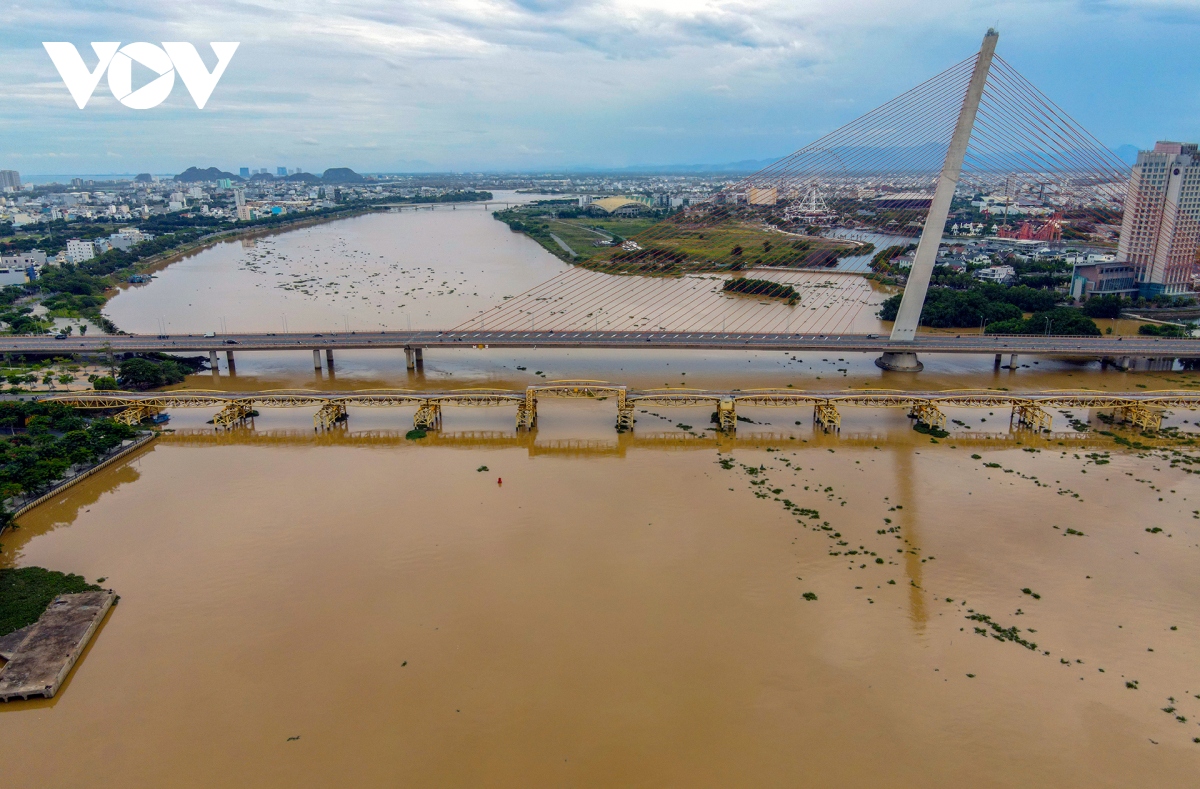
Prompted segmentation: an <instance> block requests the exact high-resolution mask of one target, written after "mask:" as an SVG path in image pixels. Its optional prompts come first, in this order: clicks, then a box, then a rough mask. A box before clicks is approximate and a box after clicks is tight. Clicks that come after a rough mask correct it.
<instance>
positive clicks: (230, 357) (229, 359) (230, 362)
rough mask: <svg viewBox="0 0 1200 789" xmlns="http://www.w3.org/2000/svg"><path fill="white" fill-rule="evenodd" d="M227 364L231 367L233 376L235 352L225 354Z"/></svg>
mask: <svg viewBox="0 0 1200 789" xmlns="http://www.w3.org/2000/svg"><path fill="white" fill-rule="evenodd" d="M225 364H227V365H229V374H230V375H233V351H226V352H225Z"/></svg>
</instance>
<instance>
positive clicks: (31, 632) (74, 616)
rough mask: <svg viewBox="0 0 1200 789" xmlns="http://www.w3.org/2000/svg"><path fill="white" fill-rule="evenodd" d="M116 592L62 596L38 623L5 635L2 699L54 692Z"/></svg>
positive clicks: (0, 673)
mask: <svg viewBox="0 0 1200 789" xmlns="http://www.w3.org/2000/svg"><path fill="white" fill-rule="evenodd" d="M116 597H117V596H116V595H115V594H114V593H113V592H112V591H100V592H80V593H79V594H62V595H59V596H58V597H56V598H54V601H53V602H51V603H50V606H49V607H48V608H47V609H46V611H45V613H43V614H42V616H41V618H39V619H38V621H37V622H35V623H34V624H32V625H30V626H29V627H26V628H22V629H21V630H18V631H17V632H16V633H10V634H9V635H8V636H5V639H4V640H5V644H4V645H0V649H3V650H6V651H4V652H2V653H0V657H5V658H6V659H7V660H8V663H6V664H5V666H4V668H3V669H0V701H16V700H19V699H29V698H33V697H35V696H41V697H43V698H47V699H48V698H51V697H53V696H54V694H55V693H57V692H58V689H59V687H61V686H62V683H63V681H64V680H65V679H66V678H67V674H69V673H71V667H72V666H74V665H75V662H76V661H77V660H79V656H80V655H81V654H83V650H84V648H86V647H87V645H88V642H89V641H91V639H92V636H93V635H94V634H95V633H96V629H97V628H98V627H100V622H101V621H102V620H103V619H104V615H105V614H107V613H108V609H110V608H112V606H113V603H115V602H116ZM18 634H23V636H24V637H20V636H19V635H18ZM14 636H17V637H20V641H19V643H18V642H17V638H14Z"/></svg>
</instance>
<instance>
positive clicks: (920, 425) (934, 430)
mask: <svg viewBox="0 0 1200 789" xmlns="http://www.w3.org/2000/svg"><path fill="white" fill-rule="evenodd" d="M913 430H915V431H917V432H918V433H924V434H925V435H927V436H933V437H934V438H945V437H946V436H948V435H950V434H949V433H947V432H946V431H945V430H942V429H941V428H940V427H937V426H936V425H927V424H925V423H924V422H913Z"/></svg>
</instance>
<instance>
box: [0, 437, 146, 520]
mask: <svg viewBox="0 0 1200 789" xmlns="http://www.w3.org/2000/svg"><path fill="white" fill-rule="evenodd" d="M157 437H158V433H147V434H145V435H143V436H141V437H139V438H136V439H134V440H132V441H130V442H129V443H127V444H124V445H122V446H121V447H120V448H119V449H117V450H116V451H114V452H113V453H112V454H111V455H109V456H108V457H105V458H104V459H103V460H100V461H99V462H97V463H95V464H94V465H91V466H88V467H87V468H85V469H83V470H81V471H79V472H77V473H74V474H71V475H70V476H68V477H66V478H65V479H62V480H59V481H58V482H57V483H55V485H54V486H53V487H52V488H50V489H49V490H48V491H46V492H45V493H43V494H42V495H40V496H38V497H37V498H35V499H32V500H28V501H26V500H23V499H9V500H8V501H7V502H5V503H6V504H8V505H9V506H12V505H13V504H15V505H16V506H17V509H15V510H14V511H13V514H12V519H13V520H14V521H15V520H16V519H17V518H19V517H21V516H22V515H24V514H25V513H27V512H29V511H30V510H31V509H33V508H34V507H36V506H38V505H39V504H43V503H45V502H47V501H49V500H50V499H52V498H54V497H55V496H57V495H58V494H59V493H62V492H63V491H64V490H66V489H67V488H69V487H71V486H72V485H76V484H78V483H80V482H82V481H83V480H85V479H87V478H88V477H90V476H92V475H93V474H95V473H96V472H97V471H100V470H101V469H104V468H107V467H108V466H110V465H112V464H113V463H116V462H117V461H118V460H121V459H122V458H124V457H128V456H129V455H131V454H133V453H134V452H136V451H138V450H139V449H141V448H142V447H144V446H146V445H147V444H149V443H150V442H151V441H153V440H154V439H155V438H157ZM3 533H4V529H3V528H0V535H2V534H3Z"/></svg>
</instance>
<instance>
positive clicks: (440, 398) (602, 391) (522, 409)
mask: <svg viewBox="0 0 1200 789" xmlns="http://www.w3.org/2000/svg"><path fill="white" fill-rule="evenodd" d="M554 398H592V399H594V400H597V401H607V400H611V401H613V405H614V406H615V410H616V416H617V420H616V427H617V429H618V430H619V431H627V430H632V429H633V426H634V418H633V413H634V409H635V407H639V406H642V407H646V406H653V407H660V408H661V407H666V408H670V407H696V406H703V407H711V408H712V409H713V411H714V413H715V418H714V422H715V424H716V426H717V428H718V430H720V431H722V432H727V433H732V432H734V431H736V429H737V421H738V416H737V409H738V408H739V407H743V406H753V407H760V408H761V407H767V408H795V407H811V408H812V409H813V417H814V423H815V424H817V425H819V426H820V427H822V428H823V429H825V430H826V431H830V430H840V428H841V412H840V410H839V409H842V408H848V407H851V408H904V409H907V411H908V414H909V416H910V417H912V418H914V419H916V420H918V421H919V422H921V423H923V424H924V425H927V426H928V427H931V428H944V427H945V424H946V416H945V413H944V412H943V410H942V409H944V408H991V409H997V408H1008V409H1011V415H1012V416H1011V421H1012V423H1013V424H1015V425H1016V426H1017V427H1022V428H1030V429H1034V430H1046V429H1049V427H1050V424H1051V417H1050V415H1049V413H1048V412H1047V410H1046V409H1050V408H1087V409H1093V408H1095V409H1111V410H1113V411H1114V412H1115V416H1116V418H1118V419H1119V420H1121V421H1123V422H1126V423H1129V424H1131V425H1133V426H1135V427H1137V428H1140V429H1142V430H1156V429H1158V428H1159V427H1160V426H1161V424H1162V416H1163V411H1164V410H1166V409H1172V408H1174V409H1195V408H1200V392H1195V391H1186V390H1158V391H1139V392H1106V391H1097V390H1089V389H1062V390H1045V391H1026V392H1008V391H1000V390H994V389H950V390H940V391H904V390H898V389H848V390H842V391H828V392H827V391H809V390H802V389H792V388H787V389H733V390H728V391H718V390H708V389H683V388H667V389H631V388H629V387H627V386H624V385H621V384H614V383H609V382H607V381H584V380H578V381H577V380H569V381H549V382H547V383H544V384H538V385H536V386H529V387H526V388H525V389H524V390H512V389H486V388H484V389H450V390H444V391H424V390H415V389H359V390H354V391H320V390H314V389H274V390H267V391H258V392H230V391H218V390H205V389H174V390H168V391H155V392H120V391H88V392H72V393H67V394H56V395H51V396H49V397H45V398H42V401H43V402H57V403H63V404H66V405H71V406H74V407H77V408H95V409H109V410H113V411H116V412H117V413H116V418H117V419H118V420H120V421H122V422H126V423H129V424H135V423H138V422H140V421H141V420H143V419H145V418H147V417H150V416H153V415H155V414H157V413H159V412H160V411H162V410H164V409H168V408H211V409H215V410H216V412H217V413H216V416H215V417H214V419H213V425H214V427H218V428H229V427H233V426H237V425H242V424H244V423H245V422H246V420H247V419H249V418H251V417H252V416H253V414H254V413H255V412H256V411H257V409H259V408H315V409H316V414H315V415H314V417H313V424H314V427H315V428H317V429H328V428H330V427H333V426H334V425H336V424H338V423H342V422H345V420H346V419H347V417H348V413H349V412H348V409H350V408H396V407H411V408H414V409H415V416H414V420H413V425H414V427H415V428H419V429H422V430H437V429H439V428H440V427H441V425H442V409H443V408H444V407H447V406H451V407H455V406H457V407H481V406H483V407H498V406H500V407H502V406H509V407H513V408H515V409H516V412H517V415H516V426H517V429H518V430H528V429H532V428H533V427H535V426H536V424H537V409H538V402H539V401H540V400H543V399H554Z"/></svg>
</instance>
